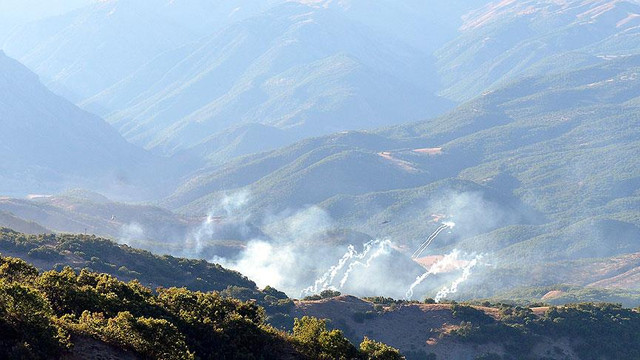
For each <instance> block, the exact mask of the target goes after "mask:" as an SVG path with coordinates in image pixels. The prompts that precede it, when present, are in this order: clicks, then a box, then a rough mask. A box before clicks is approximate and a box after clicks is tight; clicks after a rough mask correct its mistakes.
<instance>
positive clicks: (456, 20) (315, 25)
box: [5, 0, 486, 163]
mask: <svg viewBox="0 0 640 360" xmlns="http://www.w3.org/2000/svg"><path fill="white" fill-rule="evenodd" d="M484 3H486V1H482V2H481V3H478V2H477V1H466V0H465V1H462V2H458V3H456V4H452V3H450V2H448V1H443V0H438V1H434V2H432V3H430V4H429V6H427V5H426V4H425V3H423V2H420V1H413V0H412V1H406V2H403V3H401V4H398V3H397V2H392V1H388V0H385V1H380V2H376V3H373V4H372V3H370V2H366V1H362V0H350V1H340V2H334V1H284V0H272V1H255V0H243V1H241V2H235V1H217V2H213V3H212V2H208V1H202V0H188V1H179V2H174V1H170V2H169V1H162V2H157V1H147V0H145V1H132V0H118V1H106V2H99V3H97V4H94V5H92V6H88V7H86V8H83V9H80V10H77V11H75V12H72V13H69V14H65V15H63V16H59V17H56V18H52V19H47V20H45V21H39V22H37V23H34V24H31V25H29V26H27V27H24V28H22V29H21V30H19V31H16V32H15V33H14V34H13V36H12V37H10V38H9V39H8V40H7V42H6V44H5V49H6V50H7V51H8V53H9V54H11V55H12V56H14V57H16V58H18V59H20V60H21V61H23V62H24V63H25V64H27V65H28V66H29V67H30V68H32V69H33V70H34V71H35V72H37V73H38V74H39V75H41V76H42V77H43V79H45V82H46V84H47V85H48V86H49V87H51V88H52V89H53V90H54V91H56V92H58V93H61V94H64V95H65V96H67V97H68V98H71V99H73V100H74V101H75V102H76V103H78V104H80V105H81V106H82V107H83V108H85V109H88V110H90V111H92V112H94V113H97V114H99V115H101V116H105V117H106V118H107V120H108V121H109V122H111V123H113V124H115V125H116V127H117V128H118V129H119V130H120V132H121V133H122V134H123V135H125V137H126V138H127V139H128V140H130V141H133V142H134V143H136V144H139V145H142V146H144V147H146V148H153V149H157V150H159V151H162V152H165V153H170V154H171V153H174V152H176V151H180V150H184V149H185V148H186V149H188V148H191V147H194V146H195V147H196V148H195V149H194V150H193V152H192V153H193V154H197V155H198V156H203V157H204V158H206V159H208V160H209V161H212V163H215V162H220V161H224V160H226V159H228V157H229V156H230V155H232V154H240V155H244V154H248V153H251V152H255V151H266V150H271V149H273V147H274V146H283V145H286V144H290V143H291V142H293V141H294V140H298V139H301V138H303V137H306V136H309V135H313V136H317V135H321V134H326V133H331V132H335V131H340V130H346V129H362V128H372V127H377V126H382V125H388V124H395V123H398V122H400V121H403V122H405V121H411V120H418V119H421V118H426V117H429V116H433V115H435V114H439V113H441V112H442V111H443V110H444V109H447V108H449V107H450V106H451V105H452V103H451V102H449V101H444V100H443V99H440V98H438V97H436V96H434V95H433V93H434V92H435V91H437V90H438V89H439V79H438V77H437V76H436V74H435V71H434V67H433V65H432V64H433V59H432V57H431V53H432V52H433V51H434V50H435V49H437V48H439V47H440V46H441V45H442V44H444V42H446V41H447V40H448V39H452V38H453V37H454V36H455V34H456V31H457V27H458V26H459V24H460V23H461V17H462V15H464V14H465V13H466V12H467V11H468V10H470V9H472V8H474V7H477V6H480V5H482V4H484ZM95 42H99V43H100V46H99V47H96V46H95ZM122 54H127V56H122ZM262 125H266V126H268V127H266V128H265V127H261V126H262ZM238 126H241V127H247V126H248V127H251V128H252V129H253V130H252V131H254V133H256V132H255V131H256V130H264V132H263V133H256V134H259V136H262V137H269V136H270V135H271V134H272V133H273V131H272V130H271V128H272V127H273V128H276V129H278V130H286V134H283V136H281V137H279V138H277V139H274V140H273V141H272V143H271V144H266V145H265V146H256V145H255V144H254V145H253V146H252V147H243V146H237V144H238V143H242V142H243V141H245V139H244V138H243V137H244V134H243V133H242V134H237V136H236V137H230V135H233V134H236V132H235V131H234V130H233V129H236V128H237V127H238ZM216 134H225V136H224V137H222V138H221V137H219V136H216ZM212 137H213V139H212ZM212 141H222V143H221V144H218V145H216V146H211V145H210V144H211V143H212ZM208 144H209V145H208ZM216 151H220V152H221V153H220V154H217V153H216Z"/></svg>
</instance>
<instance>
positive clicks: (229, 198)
mask: <svg viewBox="0 0 640 360" xmlns="http://www.w3.org/2000/svg"><path fill="white" fill-rule="evenodd" d="M249 200H250V196H249V192H248V191H240V192H236V193H233V194H227V195H225V196H224V197H223V198H222V199H221V200H220V201H219V202H218V204H216V205H215V206H213V207H212V208H211V209H210V210H209V212H208V214H207V218H206V219H205V220H204V221H203V222H202V223H201V224H200V226H198V227H197V228H196V229H194V230H193V231H191V233H189V234H188V235H187V239H186V244H185V245H186V246H185V251H184V252H185V254H184V255H186V256H188V257H200V256H201V254H202V251H203V250H204V248H205V247H206V246H207V242H208V241H209V240H210V239H211V238H212V237H213V236H214V235H215V233H216V230H217V228H218V226H217V225H218V222H219V221H220V219H221V218H222V217H226V218H231V217H237V216H238V215H239V213H240V210H241V209H242V208H243V207H245V206H246V205H247V203H248V202H249Z"/></svg>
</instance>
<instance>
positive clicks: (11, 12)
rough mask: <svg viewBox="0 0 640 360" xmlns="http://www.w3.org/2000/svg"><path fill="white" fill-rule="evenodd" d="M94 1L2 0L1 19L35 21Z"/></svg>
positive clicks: (0, 2) (0, 4)
mask: <svg viewBox="0 0 640 360" xmlns="http://www.w3.org/2000/svg"><path fill="white" fill-rule="evenodd" d="M91 2H93V0H0V14H1V15H0V17H2V18H3V19H7V18H14V19H15V20H16V21H23V20H35V19H37V18H41V17H45V16H51V15H57V14H60V13H63V12H65V11H69V10H73V9H75V8H78V7H80V6H83V5H87V4H90V3H91Z"/></svg>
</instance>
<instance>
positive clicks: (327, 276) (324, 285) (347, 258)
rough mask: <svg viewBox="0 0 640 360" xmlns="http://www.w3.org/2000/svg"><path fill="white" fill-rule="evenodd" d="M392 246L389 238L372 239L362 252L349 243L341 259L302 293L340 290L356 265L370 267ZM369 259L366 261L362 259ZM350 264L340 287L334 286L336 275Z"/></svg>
mask: <svg viewBox="0 0 640 360" xmlns="http://www.w3.org/2000/svg"><path fill="white" fill-rule="evenodd" d="M376 246H377V250H376V251H375V252H373V253H372V254H371V255H369V253H371V250H372V249H374V248H375V247H376ZM390 246H391V241H389V240H384V241H381V240H371V241H369V242H368V243H366V244H364V246H363V248H362V252H360V253H359V252H357V251H356V250H355V247H354V246H353V245H349V247H348V249H347V252H346V253H345V254H344V255H343V256H342V258H341V259H340V261H338V263H337V264H336V265H334V266H332V267H331V268H330V269H329V270H327V272H325V273H324V274H322V276H320V277H319V278H318V279H317V280H316V281H315V282H314V284H313V285H312V286H309V287H308V288H306V289H304V290H302V294H301V295H305V294H306V295H311V294H317V293H318V292H319V291H323V290H327V289H332V290H339V289H342V288H343V287H344V285H345V284H346V282H347V280H349V275H350V274H351V273H352V272H353V270H354V269H355V268H356V266H363V267H364V268H369V267H370V266H371V263H372V262H373V260H375V259H376V258H378V257H380V256H382V255H384V254H387V253H388V247H390ZM363 259H367V260H366V261H365V262H362V261H360V260H363ZM347 264H349V266H348V267H347V270H345V272H344V275H343V277H342V280H341V281H340V283H339V285H338V287H336V286H333V283H334V280H335V278H336V276H337V275H338V274H339V273H340V271H342V269H344V267H345V266H346V265H347Z"/></svg>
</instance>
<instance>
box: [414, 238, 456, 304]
mask: <svg viewBox="0 0 640 360" xmlns="http://www.w3.org/2000/svg"><path fill="white" fill-rule="evenodd" d="M459 257H460V251H458V250H453V251H452V252H451V253H450V254H447V255H445V256H444V257H443V258H442V259H441V260H439V261H437V262H436V263H435V264H433V265H432V266H431V267H430V268H429V270H428V271H427V272H425V273H424V274H422V275H421V276H419V277H417V278H416V281H414V282H413V284H411V286H410V287H409V290H407V293H406V294H405V298H406V299H407V300H410V299H411V298H412V297H413V291H414V290H415V288H416V287H417V286H418V285H420V284H422V282H424V281H425V280H426V279H427V278H428V277H430V276H431V275H436V274H440V273H442V272H445V271H451V270H452V269H453V270H456V269H459V268H460V265H459V264H458V263H459V262H460V259H459Z"/></svg>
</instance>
